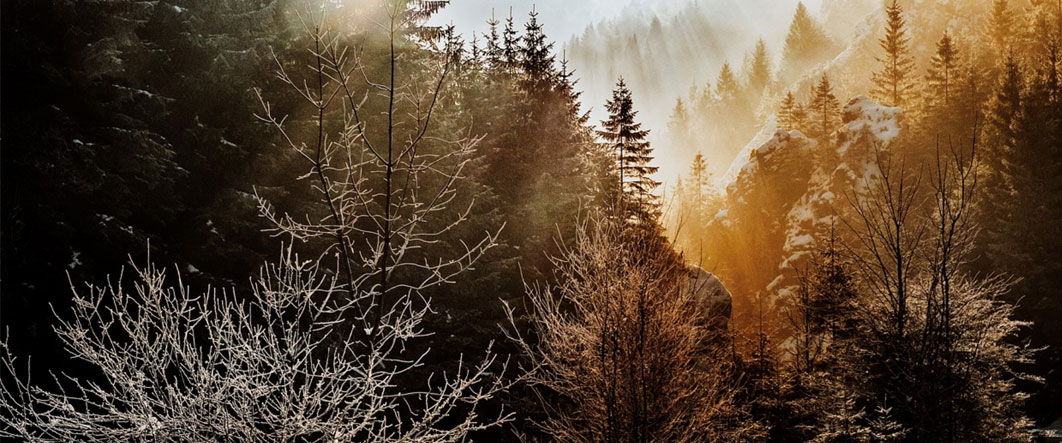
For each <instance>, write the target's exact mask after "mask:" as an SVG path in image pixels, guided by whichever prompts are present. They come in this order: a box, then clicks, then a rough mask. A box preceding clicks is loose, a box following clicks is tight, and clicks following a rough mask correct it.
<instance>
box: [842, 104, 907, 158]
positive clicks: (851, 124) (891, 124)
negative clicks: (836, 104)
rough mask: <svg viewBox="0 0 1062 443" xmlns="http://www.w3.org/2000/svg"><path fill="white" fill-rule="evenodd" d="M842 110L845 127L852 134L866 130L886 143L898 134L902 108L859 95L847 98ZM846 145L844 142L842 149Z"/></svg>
mask: <svg viewBox="0 0 1062 443" xmlns="http://www.w3.org/2000/svg"><path fill="white" fill-rule="evenodd" d="M843 112H844V120H845V122H846V123H845V127H846V129H847V130H848V131H849V132H850V133H852V134H856V133H858V132H860V131H862V130H866V131H869V132H870V133H871V134H873V135H874V137H875V138H877V139H878V140H881V141H882V142H886V143H887V142H889V141H892V139H894V138H896V136H898V135H900V124H899V122H900V119H901V118H902V117H903V109H900V108H899V107H891V106H884V105H881V104H879V103H877V102H875V101H873V100H871V99H869V98H867V97H866V96H864V95H860V96H858V97H855V98H853V99H851V100H849V101H848V104H846V105H844V110H843ZM847 147H848V144H847V143H846V144H845V145H844V146H843V147H842V149H847ZM842 152H843V151H842Z"/></svg>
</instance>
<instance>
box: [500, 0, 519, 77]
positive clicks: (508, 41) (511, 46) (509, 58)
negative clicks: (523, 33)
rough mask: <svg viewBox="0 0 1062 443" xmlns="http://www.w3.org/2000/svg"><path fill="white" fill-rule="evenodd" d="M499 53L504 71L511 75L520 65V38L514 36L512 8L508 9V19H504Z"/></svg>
mask: <svg viewBox="0 0 1062 443" xmlns="http://www.w3.org/2000/svg"><path fill="white" fill-rule="evenodd" d="M501 52H502V53H501V55H502V60H503V61H504V62H505V69H506V71H507V72H509V73H510V74H513V70H514V69H516V67H517V66H518V65H519V64H520V37H519V36H518V35H517V34H516V24H515V23H514V21H513V10H512V8H509V17H508V18H506V19H505V29H504V30H502V48H501Z"/></svg>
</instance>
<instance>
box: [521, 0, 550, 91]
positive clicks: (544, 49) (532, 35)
mask: <svg viewBox="0 0 1062 443" xmlns="http://www.w3.org/2000/svg"><path fill="white" fill-rule="evenodd" d="M528 17H529V19H528V21H527V24H525V26H524V36H523V45H521V46H520V47H519V49H518V53H519V59H520V68H521V71H522V75H523V77H522V79H521V81H520V85H521V87H522V89H523V90H524V91H527V92H530V93H533V94H534V93H542V92H545V91H547V90H549V89H551V88H552V87H553V84H554V83H555V79H554V78H553V77H554V76H555V73H556V69H555V67H554V66H553V63H554V57H553V43H552V42H548V41H546V34H545V32H543V29H542V24H541V23H539V22H538V12H535V10H534V8H532V9H531V12H530V13H529V14H528Z"/></svg>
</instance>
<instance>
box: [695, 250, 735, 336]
mask: <svg viewBox="0 0 1062 443" xmlns="http://www.w3.org/2000/svg"><path fill="white" fill-rule="evenodd" d="M686 291H688V292H687V293H688V294H689V295H690V296H691V297H693V299H694V302H695V303H696V305H697V312H698V316H699V317H700V323H701V325H702V326H703V327H704V328H705V330H707V331H708V335H709V336H710V337H712V336H715V337H721V336H724V335H726V333H727V328H728V325H729V323H730V309H731V303H732V301H733V300H732V298H731V296H730V291H728V290H727V289H726V286H724V285H723V282H722V281H720V280H719V278H718V277H716V276H715V275H714V274H712V273H711V272H708V271H705V270H704V269H701V268H700V267H699V266H693V267H691V269H690V278H689V281H688V282H687V286H686Z"/></svg>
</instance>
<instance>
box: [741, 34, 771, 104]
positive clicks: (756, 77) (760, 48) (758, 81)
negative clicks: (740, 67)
mask: <svg viewBox="0 0 1062 443" xmlns="http://www.w3.org/2000/svg"><path fill="white" fill-rule="evenodd" d="M745 72H746V74H745V82H746V84H747V85H748V89H749V96H750V98H751V99H753V100H755V99H757V98H758V97H759V96H760V95H761V94H763V90H764V89H766V88H767V85H768V84H769V83H770V82H771V59H770V55H769V54H768V53H767V43H766V42H764V41H763V38H760V39H759V40H757V41H756V49H754V50H753V51H752V56H751V57H750V58H749V60H748V66H746V71H745Z"/></svg>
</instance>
